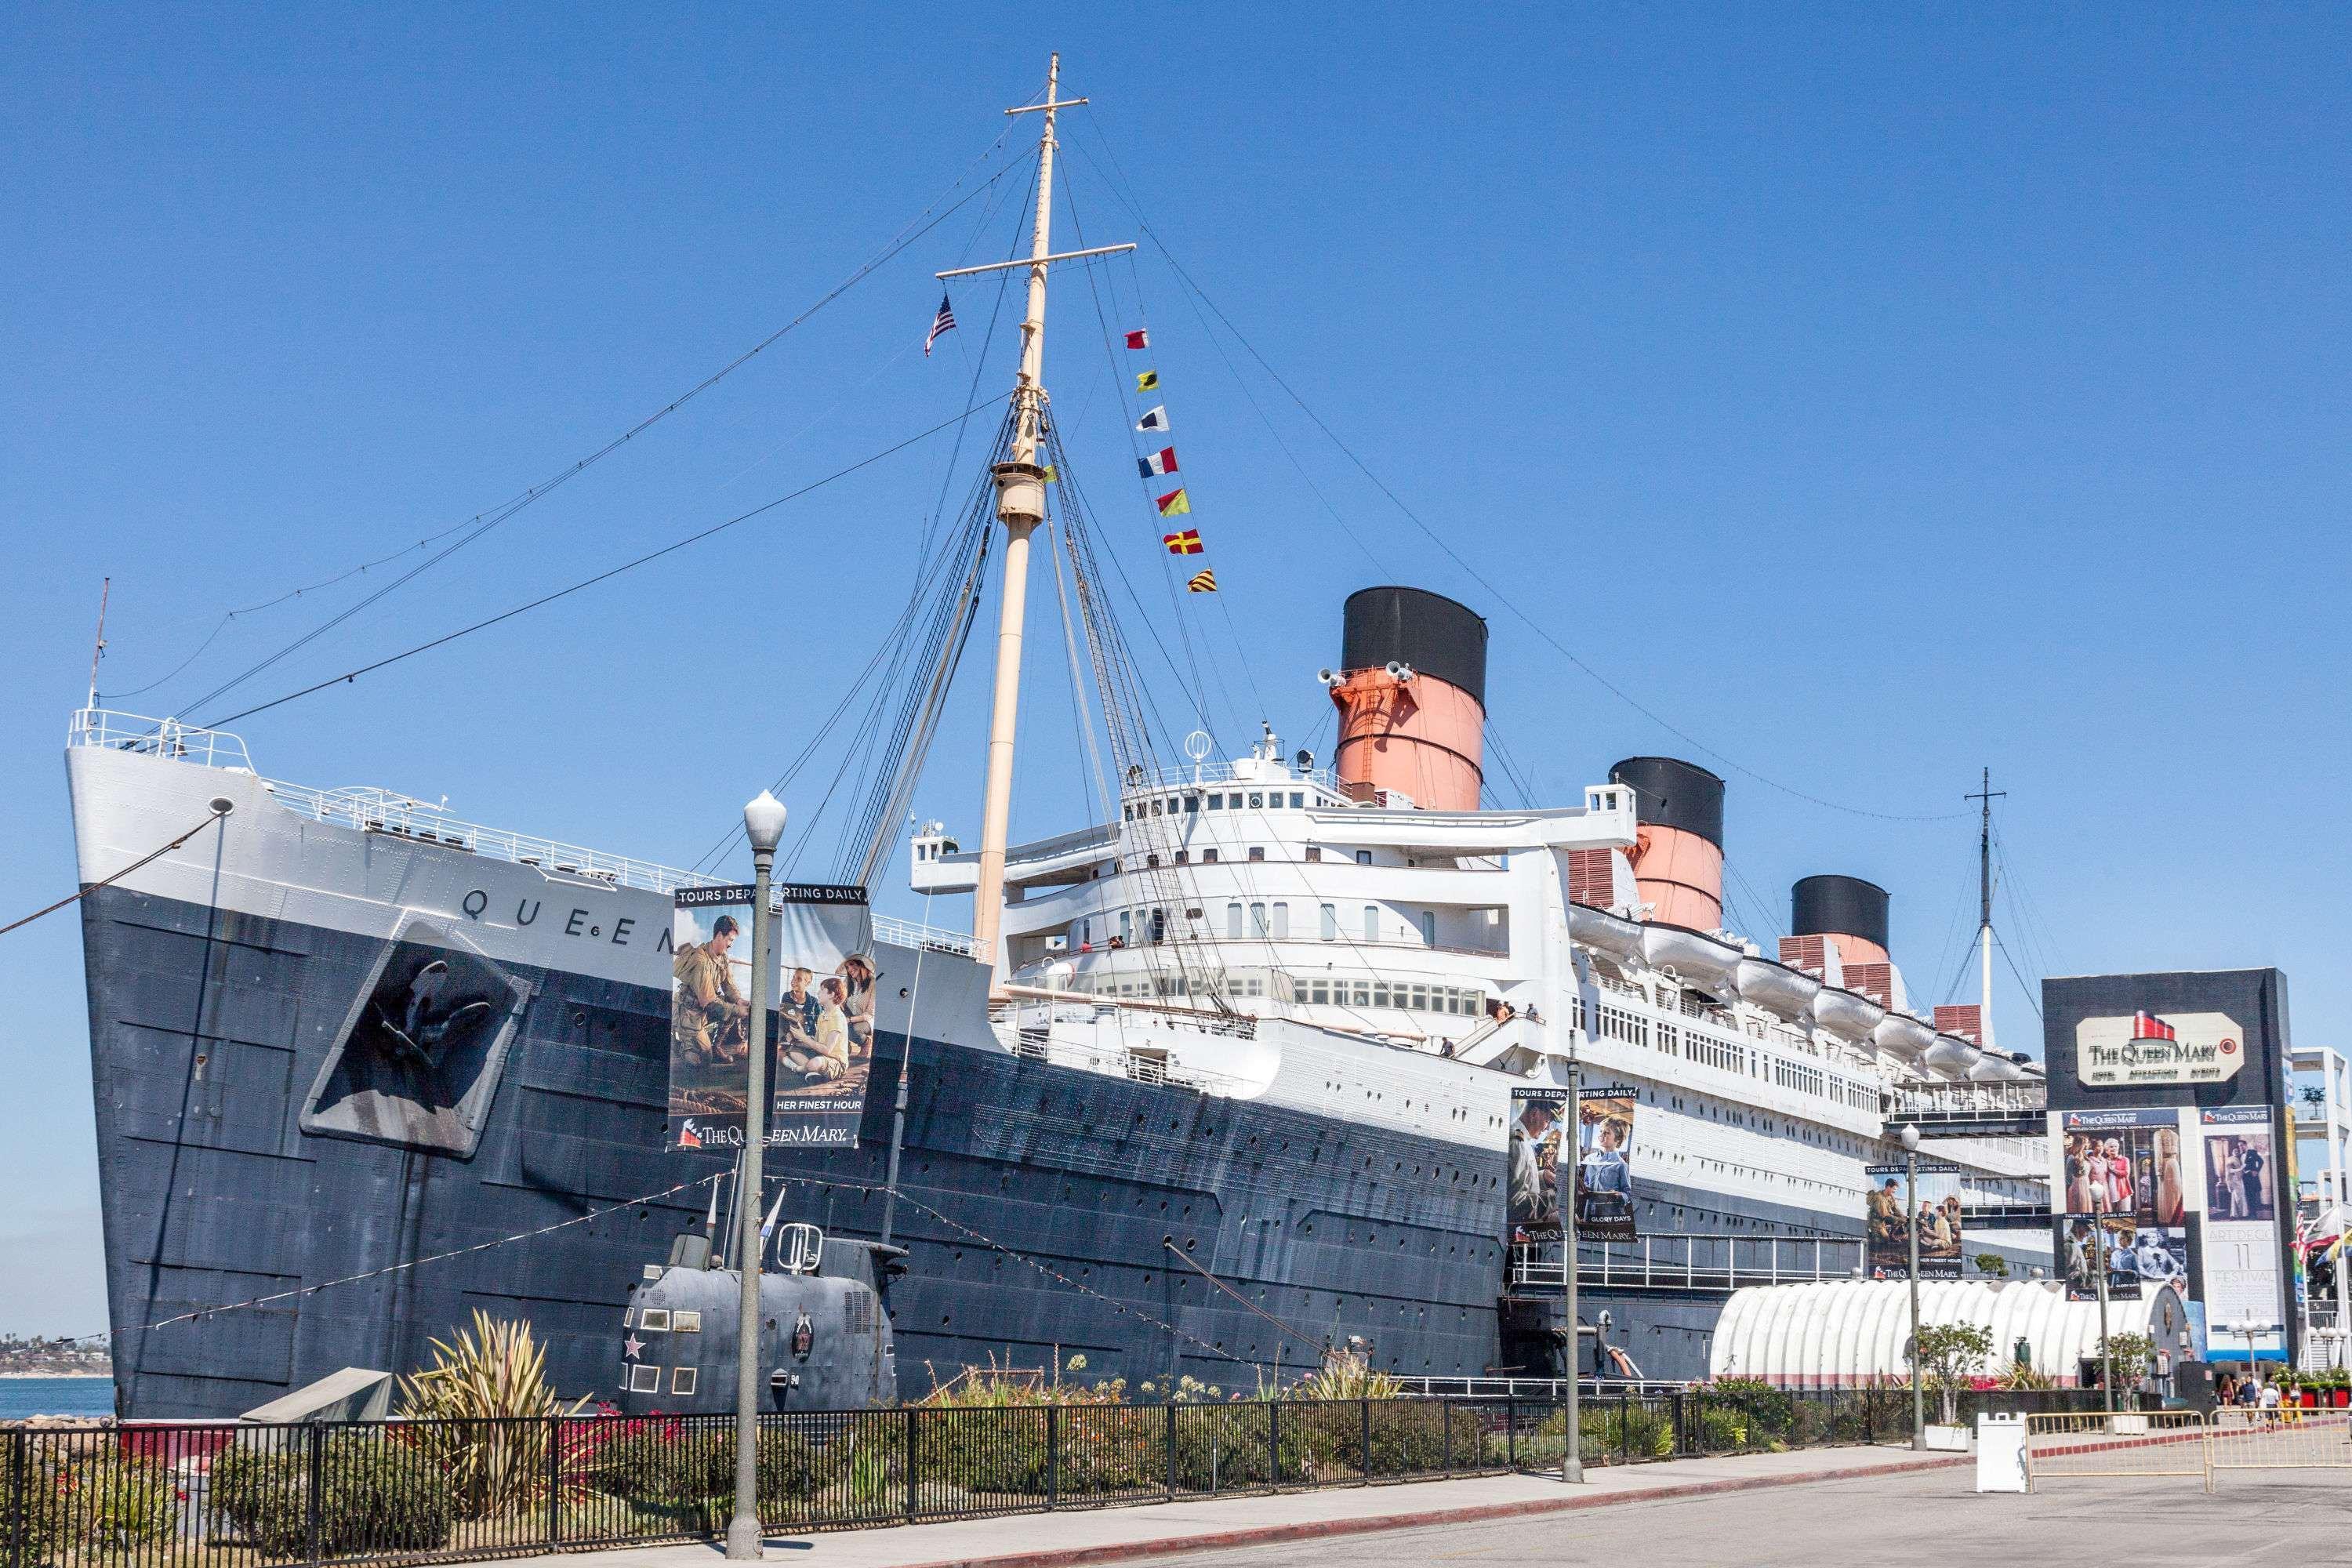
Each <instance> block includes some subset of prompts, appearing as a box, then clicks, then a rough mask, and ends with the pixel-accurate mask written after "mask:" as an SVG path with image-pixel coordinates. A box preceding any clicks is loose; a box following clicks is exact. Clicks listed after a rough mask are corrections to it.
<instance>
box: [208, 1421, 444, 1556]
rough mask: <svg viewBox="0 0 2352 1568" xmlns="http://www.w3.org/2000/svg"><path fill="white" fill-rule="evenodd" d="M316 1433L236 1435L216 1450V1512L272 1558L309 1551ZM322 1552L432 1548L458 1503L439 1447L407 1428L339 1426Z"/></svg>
mask: <svg viewBox="0 0 2352 1568" xmlns="http://www.w3.org/2000/svg"><path fill="white" fill-rule="evenodd" d="M309 1448H310V1438H309V1435H308V1434H307V1433H303V1434H297V1435H294V1436H291V1437H289V1439H288V1440H287V1441H286V1443H285V1446H283V1447H275V1448H273V1447H265V1446H263V1445H262V1444H257V1443H246V1442H240V1443H234V1444H231V1445H230V1446H229V1447H226V1448H225V1449H223V1450H222V1451H221V1453H220V1455H219V1456H218V1457H217V1458H215V1459H214V1461H213V1468H212V1486H211V1490H210V1493H209V1503H210V1507H211V1509H212V1511H213V1513H214V1515H215V1518H216V1519H218V1520H220V1521H223V1522H224V1523H226V1525H227V1526H228V1527H229V1528H231V1529H233V1530H234V1531H236V1533H237V1534H238V1535H239V1536H241V1537H243V1538H244V1539H245V1540H246V1541H247V1542H248V1543H250V1544H251V1545H252V1546H253V1547H254V1548H255V1549H256V1550H257V1551H258V1552H261V1553H262V1555H264V1556H266V1557H305V1556H308V1555H309V1554H310V1545H311V1543H310V1452H309ZM320 1483H321V1484H320V1491H319V1539H318V1551H319V1554H320V1556H324V1557H340V1556H354V1555H359V1554H361V1553H367V1552H429V1551H433V1550H435V1549H436V1548H438V1547H440V1546H441V1545H443V1544H444V1543H446V1542H447V1541H448V1539H449V1531H450V1527H451V1526H452V1525H453V1524H454V1523H455V1522H456V1512H457V1505H456V1501H455V1500H454V1499H453V1497H452V1496H451V1493H450V1488H449V1479H448V1477H447V1475H446V1473H445V1472H444V1471H443V1470H442V1468H440V1467H439V1466H438V1465H437V1464H436V1463H434V1462H433V1458H432V1455H431V1454H430V1453H429V1452H428V1451H427V1450H426V1449H425V1447H423V1446H422V1445H420V1444H419V1443H418V1442H416V1440H415V1438H414V1437H412V1436H410V1435H409V1434H406V1433H404V1432H403V1431H402V1430H401V1429H400V1428H398V1427H396V1426H395V1427H384V1428H379V1429H376V1430H373V1431H359V1432H336V1433H332V1434H331V1435H329V1436H327V1438H326V1439H325V1443H324V1451H323V1452H322V1453H321V1454H320Z"/></svg>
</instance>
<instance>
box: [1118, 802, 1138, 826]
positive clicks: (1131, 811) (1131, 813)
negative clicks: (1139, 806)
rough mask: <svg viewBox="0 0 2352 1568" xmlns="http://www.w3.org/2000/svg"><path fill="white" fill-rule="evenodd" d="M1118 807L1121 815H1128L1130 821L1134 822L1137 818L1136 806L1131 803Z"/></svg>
mask: <svg viewBox="0 0 2352 1568" xmlns="http://www.w3.org/2000/svg"><path fill="white" fill-rule="evenodd" d="M1118 809H1119V815H1120V816H1124V817H1126V818H1127V820H1128V821H1129V822H1133V821H1134V820H1135V807H1133V806H1131V805H1122V806H1120V807H1119V808H1118Z"/></svg>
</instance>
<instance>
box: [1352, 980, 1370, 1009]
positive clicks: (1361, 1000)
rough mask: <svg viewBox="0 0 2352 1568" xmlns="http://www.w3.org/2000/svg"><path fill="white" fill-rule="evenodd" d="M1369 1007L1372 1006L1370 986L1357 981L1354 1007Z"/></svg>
mask: <svg viewBox="0 0 2352 1568" xmlns="http://www.w3.org/2000/svg"><path fill="white" fill-rule="evenodd" d="M1356 1005H1357V1006H1359V1007H1369V1006H1370V1005H1372V988H1371V986H1370V984H1366V983H1365V982H1363V981H1361V980H1359V981H1357V982H1356Z"/></svg>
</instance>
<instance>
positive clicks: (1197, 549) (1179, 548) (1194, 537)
mask: <svg viewBox="0 0 2352 1568" xmlns="http://www.w3.org/2000/svg"><path fill="white" fill-rule="evenodd" d="M1160 543H1162V544H1164V545H1166V546H1167V547H1168V553H1169V554H1171V555H1198V554H1199V553H1201V531H1200V530H1199V529H1197V528H1188V529H1186V530H1185V531H1183V532H1181V533H1163V534H1161V535H1160Z"/></svg>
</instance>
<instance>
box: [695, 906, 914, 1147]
mask: <svg viewBox="0 0 2352 1568" xmlns="http://www.w3.org/2000/svg"><path fill="white" fill-rule="evenodd" d="M770 891H771V893H772V898H773V902H774V910H775V912H774V914H773V916H772V921H773V926H774V931H773V936H772V943H773V946H774V952H772V954H770V957H769V966H768V982H769V994H770V995H771V996H772V998H774V1000H773V1002H772V1005H771V1007H770V1011H769V1015H768V1018H767V1027H766V1029H765V1030H764V1031H763V1034H764V1037H765V1047H766V1050H767V1068H768V1084H769V1090H770V1093H769V1105H768V1115H767V1121H768V1128H767V1142H769V1143H771V1144H801V1145H848V1144H853V1143H855V1142H856V1141H857V1129H858V1123H859V1121H861V1119H862V1118H863V1115H864V1112H865V1106H866V1082H867V1080H868V1079H869V1078H870V1077H871V1075H872V1070H873V1054H874V1002H875V984H876V982H877V980H878V979H879V978H880V975H879V972H878V971H877V969H876V968H875V964H874V960H873V958H872V957H871V956H870V955H871V953H872V951H873V942H872V931H873V922H872V919H871V910H870V909H869V907H868V905H867V903H866V890H865V889H862V888H855V887H842V886H835V885H829V884H797V883H781V884H778V885H777V886H775V887H774V888H772V889H770ZM751 931H752V923H751V889H750V888H748V887H743V886H726V887H707V888H681V889H678V890H677V893H676V895H675V897H674V900H673V910H672V915H671V926H670V947H671V958H670V969H671V992H670V1063H669V1066H670V1075H669V1145H670V1147H671V1148H674V1149H712V1148H717V1149H735V1148H740V1147H741V1146H742V1143H743V1110H744V1100H745V1096H746V1093H747V1091H748V1089H749V1086H750V1063H751V964H752V952H751Z"/></svg>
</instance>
